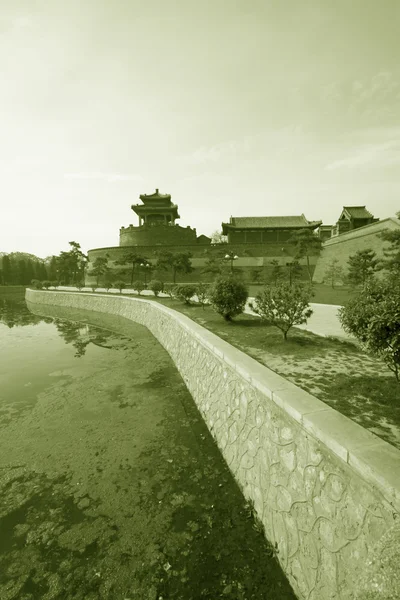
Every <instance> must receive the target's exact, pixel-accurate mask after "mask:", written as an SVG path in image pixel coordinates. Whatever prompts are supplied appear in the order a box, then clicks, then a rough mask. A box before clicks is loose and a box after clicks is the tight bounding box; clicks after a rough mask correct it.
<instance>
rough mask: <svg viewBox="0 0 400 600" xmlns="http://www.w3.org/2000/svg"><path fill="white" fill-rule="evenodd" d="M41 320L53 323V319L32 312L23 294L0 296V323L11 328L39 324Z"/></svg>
mask: <svg viewBox="0 0 400 600" xmlns="http://www.w3.org/2000/svg"><path fill="white" fill-rule="evenodd" d="M41 321H44V322H45V323H52V321H53V319H51V318H49V317H41V316H38V315H34V314H32V313H31V312H30V311H29V310H28V307H27V306H26V303H25V298H24V296H22V295H19V294H14V295H12V296H0V323H4V325H6V326H7V327H8V328H9V329H11V328H12V327H23V326H25V325H37V324H38V323H40V322H41Z"/></svg>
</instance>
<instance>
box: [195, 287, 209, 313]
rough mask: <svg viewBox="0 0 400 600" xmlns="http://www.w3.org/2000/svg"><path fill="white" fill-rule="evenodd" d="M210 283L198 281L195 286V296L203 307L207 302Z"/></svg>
mask: <svg viewBox="0 0 400 600" xmlns="http://www.w3.org/2000/svg"><path fill="white" fill-rule="evenodd" d="M209 295H210V285H209V284H207V283H199V284H197V286H196V296H197V299H198V301H199V302H200V304H201V305H202V307H203V309H204V305H205V304H209V302H208V300H209V298H208V297H209Z"/></svg>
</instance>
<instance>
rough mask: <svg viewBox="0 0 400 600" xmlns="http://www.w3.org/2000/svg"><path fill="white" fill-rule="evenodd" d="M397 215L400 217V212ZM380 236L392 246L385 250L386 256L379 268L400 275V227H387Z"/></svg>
mask: <svg viewBox="0 0 400 600" xmlns="http://www.w3.org/2000/svg"><path fill="white" fill-rule="evenodd" d="M397 215H399V216H398V218H400V212H399V213H397ZM379 237H380V238H381V239H382V240H383V241H385V242H390V247H389V248H387V249H385V250H384V251H383V254H384V256H385V258H384V259H383V260H382V261H381V262H380V263H379V268H380V269H385V270H386V271H389V272H390V273H397V274H398V275H400V229H394V230H393V231H390V230H389V229H386V230H385V231H382V232H381V233H380V234H379Z"/></svg>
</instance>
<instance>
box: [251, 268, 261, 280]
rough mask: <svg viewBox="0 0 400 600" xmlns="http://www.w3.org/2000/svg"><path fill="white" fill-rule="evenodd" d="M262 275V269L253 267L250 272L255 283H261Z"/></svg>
mask: <svg viewBox="0 0 400 600" xmlns="http://www.w3.org/2000/svg"><path fill="white" fill-rule="evenodd" d="M261 276H262V269H252V270H251V273H250V277H251V281H252V282H253V283H260V281H261Z"/></svg>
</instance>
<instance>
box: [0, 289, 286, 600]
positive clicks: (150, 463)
mask: <svg viewBox="0 0 400 600" xmlns="http://www.w3.org/2000/svg"><path fill="white" fill-rule="evenodd" d="M0 598H1V599H2V600H14V599H16V600H39V599H44V600H52V599H55V600H57V599H60V600H61V599H77V600H78V599H79V600H97V599H100V600H103V599H107V600H128V599H129V600H167V599H170V598H173V599H182V600H196V599H200V598H209V599H210V600H216V599H217V598H227V599H234V600H250V599H257V600H263V599H264V598H265V599H267V598H268V599H269V600H275V599H276V600H278V599H279V600H288V599H294V598H295V596H294V593H293V591H292V590H291V588H290V586H289V584H288V582H287V580H286V579H285V577H284V575H283V573H282V571H281V568H280V566H279V564H278V562H277V559H276V556H275V553H274V549H273V548H272V547H271V545H270V544H268V542H266V540H265V538H264V536H263V534H262V532H261V531H260V530H259V527H258V526H257V523H256V522H255V521H254V519H253V516H252V510H251V506H248V505H246V504H245V501H244V499H243V496H242V494H241V493H240V491H239V489H238V487H237V485H236V483H235V482H234V480H233V477H232V476H231V474H230V472H229V470H228V468H227V467H226V465H225V463H224V461H223V459H222V457H221V455H220V453H219V451H218V449H217V447H216V444H215V442H214V440H213V439H212V437H211V435H210V434H209V432H208V430H207V428H206V426H205V424H204V423H203V420H202V418H201V415H200V414H199V412H198V410H197V408H196V406H195V404H194V402H193V400H192V398H191V396H190V394H189V392H188V391H187V389H186V387H185V385H184V383H183V380H182V379H181V376H180V375H179V373H178V372H177V370H176V368H175V366H174V364H173V362H172V360H171V359H170V357H169V355H168V354H167V352H166V351H165V350H164V349H163V348H162V347H161V346H160V345H159V343H158V342H157V341H156V340H155V338H154V337H153V336H152V335H151V334H150V333H149V332H148V331H147V329H145V328H144V327H142V326H140V325H137V324H134V323H132V322H129V321H126V320H124V319H121V318H118V317H113V316H109V315H104V314H102V315H98V314H96V313H92V312H83V311H80V312H79V313H78V312H76V311H73V310H66V309H62V310H61V309H57V308H56V307H49V306H46V307H40V306H38V305H35V306H32V307H31V310H29V308H28V307H27V306H26V304H25V301H24V299H23V296H22V295H13V296H5V295H0Z"/></svg>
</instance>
